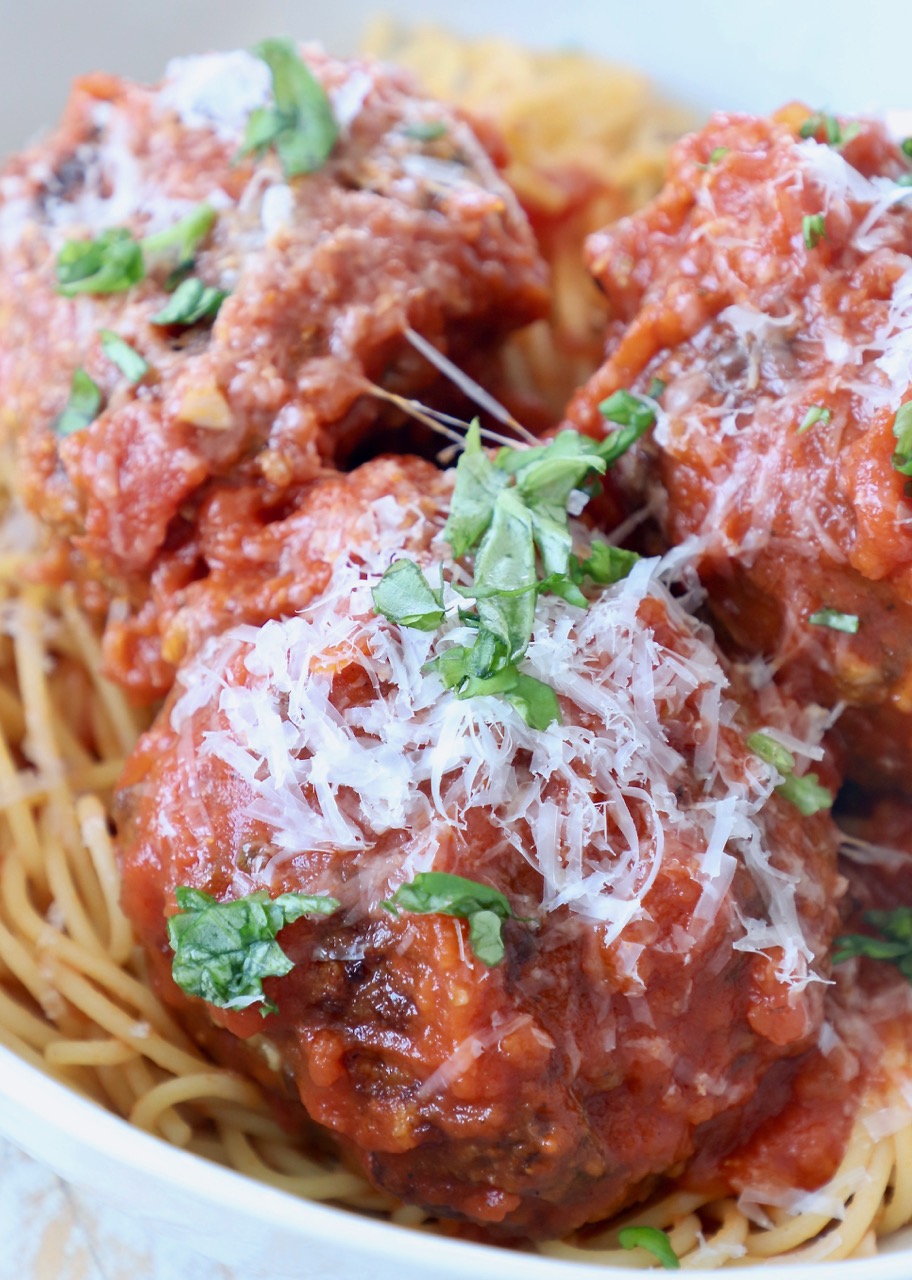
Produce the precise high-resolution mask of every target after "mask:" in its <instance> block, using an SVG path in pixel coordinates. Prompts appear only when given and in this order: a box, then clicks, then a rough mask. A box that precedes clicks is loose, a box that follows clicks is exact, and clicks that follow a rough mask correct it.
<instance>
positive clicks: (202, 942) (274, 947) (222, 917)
mask: <svg viewBox="0 0 912 1280" xmlns="http://www.w3.org/2000/svg"><path fill="white" fill-rule="evenodd" d="M175 896H176V898H177V905H178V907H179V908H180V910H179V912H178V913H177V914H176V915H173V916H171V917H170V918H169V920H168V941H169V943H170V944H171V949H172V951H173V952H174V959H173V961H172V965H171V972H172V974H173V977H174V981H175V982H176V983H177V985H178V986H179V987H180V988H181V990H182V991H185V992H186V993H187V994H188V995H191V996H200V997H201V998H202V999H203V1000H206V1001H208V1002H209V1004H214V1005H217V1006H218V1008H220V1009H246V1008H248V1007H249V1006H250V1005H252V1004H258V1003H261V1004H262V1006H263V1007H262V1009H261V1010H260V1012H261V1013H262V1014H263V1015H264V1016H265V1015H266V1013H275V1012H276V1011H277V1010H276V1006H275V1004H274V1003H273V1002H272V1001H271V1000H269V999H268V998H267V997H266V995H265V994H264V992H263V979H264V978H269V977H276V978H281V977H284V975H285V974H286V973H290V972H291V970H292V968H293V967H294V965H293V963H292V961H291V960H289V958H288V956H287V955H286V954H285V952H284V951H283V950H282V948H281V947H280V946H279V944H278V943H277V942H276V935H277V934H278V932H279V930H280V929H282V928H284V927H285V925H287V924H291V923H292V922H293V921H295V920H299V919H300V918H301V917H302V916H313V915H331V914H332V913H333V912H334V911H335V910H336V909H337V908H338V906H339V903H338V902H337V901H336V899H335V898H330V897H325V896H320V895H316V896H315V895H311V894H304V893H283V894H280V895H279V897H277V898H270V896H269V894H268V893H267V892H266V891H265V890H260V891H258V892H257V893H251V894H249V895H248V896H247V897H245V898H236V899H234V901H231V902H219V901H217V899H215V898H213V897H211V896H210V895H209V894H208V893H203V892H202V891H201V890H199V889H189V888H187V887H186V886H184V885H181V886H179V887H178V888H177V889H176V890H175Z"/></svg>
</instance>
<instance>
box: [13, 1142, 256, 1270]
mask: <svg viewBox="0 0 912 1280" xmlns="http://www.w3.org/2000/svg"><path fill="white" fill-rule="evenodd" d="M0 1280H241V1277H240V1276H239V1275H238V1274H237V1273H236V1272H235V1271H232V1270H229V1268H227V1267H224V1266H221V1265H220V1264H219V1263H217V1262H211V1261H209V1260H208V1259H206V1258H204V1257H202V1256H201V1255H199V1254H197V1253H191V1252H188V1250H187V1249H186V1248H185V1247H181V1246H178V1245H176V1244H175V1243H174V1242H172V1241H168V1240H165V1239H163V1238H161V1237H158V1236H156V1235H155V1234H154V1233H153V1232H152V1231H151V1230H150V1229H149V1228H148V1227H147V1226H146V1225H145V1224H141V1223H139V1222H138V1221H136V1220H135V1219H133V1218H131V1217H130V1216H129V1214H125V1213H122V1212H121V1211H120V1210H118V1209H113V1208H111V1207H110V1206H109V1205H107V1204H106V1203H105V1202H104V1200H103V1198H102V1197H100V1196H97V1195H93V1194H91V1193H89V1192H86V1191H82V1190H79V1189H76V1188H74V1187H72V1186H69V1185H68V1184H67V1183H65V1182H64V1181H63V1180H62V1179H60V1178H59V1177H57V1175H56V1174H54V1173H52V1172H51V1171H50V1170H49V1169H47V1168H45V1167H44V1166H43V1165H41V1164H38V1163H37V1162H36V1161H34V1160H32V1159H30V1158H29V1157H28V1156H25V1155H23V1154H22V1152H20V1151H19V1150H17V1148H15V1147H14V1146H12V1145H10V1144H9V1143H7V1142H5V1141H3V1140H2V1139H0ZM244 1280H248V1277H247V1276H245V1277H244Z"/></svg>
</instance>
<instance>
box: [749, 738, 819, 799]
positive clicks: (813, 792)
mask: <svg viewBox="0 0 912 1280" xmlns="http://www.w3.org/2000/svg"><path fill="white" fill-rule="evenodd" d="M747 745H748V747H749V748H750V750H751V751H753V752H754V753H755V754H756V755H758V756H759V757H760V759H761V760H765V761H766V763H767V764H769V765H772V767H773V768H774V769H775V770H776V771H777V773H781V774H782V775H783V776H784V778H785V781H784V782H780V783H779V785H778V787H776V791H777V792H778V793H779V795H781V796H782V798H783V799H784V800H788V801H789V802H790V803H791V804H793V805H794V806H795V808H796V809H797V810H798V812H799V813H800V814H801V815H802V817H805V818H809V817H810V816H811V814H813V813H817V812H819V810H821V809H830V808H832V805H833V796H832V794H831V793H830V792H829V791H827V789H826V787H822V786H821V785H820V779H819V778H818V777H817V774H816V773H805V774H803V775H802V776H801V777H800V778H799V777H796V775H795V773H794V772H793V770H794V768H795V757H794V756H793V755H792V753H791V751H789V750H788V749H787V748H786V747H784V746H783V745H782V743H781V742H777V741H776V739H775V738H771V737H770V736H769V734H766V733H752V734H750V735H749V737H748V738H747Z"/></svg>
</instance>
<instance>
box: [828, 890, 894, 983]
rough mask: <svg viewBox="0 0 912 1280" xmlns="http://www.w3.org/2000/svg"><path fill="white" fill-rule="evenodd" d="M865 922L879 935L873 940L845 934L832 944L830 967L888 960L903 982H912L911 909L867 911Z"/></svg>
mask: <svg viewBox="0 0 912 1280" xmlns="http://www.w3.org/2000/svg"><path fill="white" fill-rule="evenodd" d="M864 918H865V920H866V922H867V923H868V924H869V925H871V926H872V927H873V928H874V929H876V930H877V932H878V933H879V934H880V937H876V938H872V937H870V936H869V935H868V934H865V933H844V934H842V935H841V936H840V937H838V938H836V939H835V941H834V944H833V945H834V947H835V948H836V949H835V951H834V952H833V964H842V963H843V961H844V960H852V959H853V958H854V957H855V956H867V957H868V958H869V959H871V960H889V961H890V963H891V964H895V965H896V967H897V969H899V971H900V973H901V974H902V975H903V977H904V978H908V979H909V981H910V982H912V907H896V908H895V909H894V910H893V911H866V912H865V914H864Z"/></svg>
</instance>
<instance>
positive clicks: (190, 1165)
mask: <svg viewBox="0 0 912 1280" xmlns="http://www.w3.org/2000/svg"><path fill="white" fill-rule="evenodd" d="M378 9H379V10H381V11H384V12H391V13H392V14H393V15H394V16H396V17H402V18H405V19H409V18H412V19H414V20H418V21H428V20H431V21H439V22H446V23H449V24H450V25H451V26H453V27H454V28H456V29H457V30H461V31H464V32H466V33H481V32H487V33H496V34H500V35H506V36H514V37H516V38H522V39H524V40H526V41H531V42H534V43H537V44H540V45H549V44H550V45H558V44H563V45H567V44H573V45H574V46H580V47H588V48H590V49H592V50H593V51H595V52H598V53H602V54H606V55H608V56H610V57H612V58H615V59H617V60H619V61H625V62H629V63H631V64H632V65H636V66H639V67H642V68H643V69H645V70H647V71H649V72H651V73H652V74H653V75H654V76H655V77H656V79H657V80H658V81H659V82H660V83H661V84H662V85H663V86H665V88H666V89H667V90H668V91H669V92H670V93H671V94H673V95H677V96H680V97H683V98H684V99H686V100H689V101H691V102H692V103H694V104H695V105H697V106H699V107H702V108H707V109H708V108H711V107H727V108H734V109H748V110H757V111H764V110H768V109H770V108H772V107H774V106H776V105H778V104H780V103H782V102H785V101H788V100H791V99H795V98H801V99H803V100H805V101H807V102H808V103H809V104H811V105H812V106H815V107H833V108H839V109H844V110H849V111H855V110H864V109H871V108H874V107H877V106H878V105H881V106H882V105H885V104H886V103H889V104H890V105H891V106H896V107H900V108H912V82H910V78H909V73H908V57H909V48H910V47H912V42H910V39H909V37H910V36H912V6H910V5H909V4H908V0H866V2H865V4H864V5H862V6H860V5H859V4H858V3H857V0H827V3H825V4H822V5H813V4H804V5H800V4H796V3H795V0H763V3H762V4H753V5H748V4H743V3H738V0H639V3H638V4H631V3H630V0H593V2H591V3H581V2H580V0H577V3H576V4H573V5H567V4H563V5H549V6H544V5H533V4H531V3H530V0H496V2H495V3H494V4H493V5H492V4H491V3H487V2H485V3H482V2H481V0H463V3H462V4H460V5H459V6H452V5H451V4H450V3H449V0H420V3H418V2H417V0H415V2H413V3H407V0H394V2H393V3H389V2H384V0H345V3H338V4H336V5H335V6H329V5H315V4H307V3H306V2H305V3H300V2H298V3H295V2H294V0H258V3H257V4H255V5H252V4H250V3H249V0H154V3H152V4H143V5H141V6H139V5H135V4H131V3H125V0H82V2H81V3H80V4H79V5H73V4H68V3H67V2H66V0H29V3H28V4H20V3H17V4H13V3H12V2H11V0H0V13H2V17H3V30H4V38H3V40H2V42H0V84H2V85H3V86H4V107H3V110H2V112H0V150H9V149H10V148H12V147H14V146H16V145H19V144H20V143H21V142H23V141H24V140H25V139H26V138H27V137H28V136H29V135H31V134H32V133H33V132H35V131H36V130H37V129H39V128H40V127H41V126H43V125H46V124H48V123H50V122H52V121H53V119H54V118H55V117H56V115H57V113H58V112H59V110H60V107H61V106H62V103H63V101H64V98H65V96H66V90H67V85H68V82H69V80H70V79H71V78H72V77H73V76H74V75H77V74H79V73H80V72H84V71H89V70H95V69H105V70H112V71H119V72H123V73H126V74H130V75H134V76H138V77H142V78H146V79H154V78H156V76H157V74H158V73H159V71H160V70H161V68H162V67H163V65H164V63H165V61H166V60H167V58H168V57H169V56H171V55H173V54H175V53H183V52H192V51H202V50H206V49H214V48H230V47H233V46H236V45H249V44H250V43H252V42H253V41H254V40H256V39H257V38H260V37H262V36H263V35H267V34H280V33H288V34H292V35H296V36H300V37H306V38H318V39H322V40H323V41H324V42H325V43H326V44H327V46H328V47H330V48H331V49H333V50H334V51H338V52H347V51H351V50H352V49H353V48H354V47H355V45H356V44H357V38H358V31H359V28H360V27H361V25H362V23H363V22H364V20H365V19H366V18H367V17H368V16H370V15H372V14H374V13H376V12H377V10H378ZM0 1135H4V1136H6V1137H8V1138H10V1139H11V1140H12V1141H13V1142H15V1143H17V1144H18V1145H19V1146H21V1147H22V1148H23V1149H24V1150H25V1151H27V1152H28V1153H29V1154H30V1155H32V1156H34V1157H36V1158H37V1159H39V1160H42V1161H44V1162H45V1163H47V1164H48V1165H49V1166H50V1167H51V1168H53V1169H54V1170H55V1171H56V1172H57V1173H59V1174H60V1175H61V1176H62V1177H64V1178H66V1179H68V1180H70V1181H72V1182H74V1183H77V1184H79V1185H82V1186H86V1187H90V1188H94V1189H96V1190H97V1191H100V1192H101V1193H102V1194H103V1195H104V1196H105V1197H106V1198H107V1199H108V1200H109V1201H110V1202H111V1203H112V1204H113V1205H115V1206H118V1207H121V1208H124V1209H127V1210H129V1211H130V1212H132V1213H135V1214H136V1215H137V1216H138V1217H140V1218H141V1219H142V1220H143V1221H144V1222H145V1223H146V1224H147V1225H152V1226H154V1228H155V1229H156V1230H159V1231H161V1232H163V1233H166V1234H167V1235H169V1236H170V1237H172V1238H174V1239H175V1240H177V1241H180V1240H184V1241H186V1243H187V1244H188V1245H189V1246H191V1247H192V1248H193V1249H195V1250H198V1251H201V1252H203V1253H205V1254H207V1255H208V1256H211V1257H213V1258H217V1259H219V1260H221V1261H223V1262H225V1263H227V1264H229V1265H230V1266H232V1267H233V1268H235V1269H236V1271H237V1273H238V1275H243V1276H245V1277H247V1278H248V1280H249V1278H251V1277H253V1276H255V1275H258V1274H262V1275H264V1276H265V1275H268V1276H269V1277H270V1278H271V1280H281V1277H288V1278H289V1280H292V1278H300V1277H303V1276H307V1277H308V1278H309V1280H320V1278H321V1277H326V1278H327V1280H329V1278H330V1277H332V1280H426V1278H427V1277H454V1280H455V1278H456V1277H458V1278H459V1280H464V1277H465V1276H466V1275H467V1274H471V1275H472V1276H473V1277H474V1278H475V1280H564V1278H566V1280H588V1278H590V1277H591V1280H596V1277H598V1280H610V1277H612V1276H614V1277H620V1276H629V1275H630V1272H629V1271H617V1270H615V1269H613V1268H611V1269H606V1268H604V1267H589V1266H584V1265H578V1264H575V1263H564V1262H556V1261H551V1260H547V1259H542V1258H537V1257H532V1256H529V1255H526V1254H518V1253H514V1252H509V1251H499V1250H497V1249H494V1248H484V1247H480V1246H475V1245H469V1244H464V1243H460V1242H456V1241H451V1240H447V1239H444V1238H439V1237H433V1236H425V1235H417V1234H414V1233H411V1232H407V1231H405V1230H403V1229H400V1228H396V1227H393V1226H390V1225H387V1224H385V1223H382V1222H377V1221H373V1220H370V1219H368V1218H364V1217H359V1216H357V1215H355V1214H352V1213H347V1212H345V1211H343V1210H339V1209H333V1208H327V1207H325V1206H322V1205H317V1204H311V1203H307V1202H302V1201H300V1200H297V1199H294V1198H292V1197H291V1196H288V1195H286V1194H284V1193H282V1192H279V1191H276V1190H274V1189H272V1188H270V1187H267V1186H262V1185H259V1184H256V1183H252V1182H250V1181H249V1180H247V1179H245V1178H243V1177H241V1176H239V1175H237V1174H234V1173H231V1172H229V1171H226V1170H224V1169H221V1168H218V1167H215V1166H212V1165H209V1164H207V1163H205V1162H203V1161H201V1160H199V1159H197V1158H196V1157H194V1156H191V1155H188V1154H187V1153H185V1152H182V1151H179V1150H176V1149H174V1148H171V1147H169V1146H167V1145H166V1144H165V1143H163V1142H160V1141H159V1140H157V1139H155V1138H153V1137H150V1136H148V1135H147V1134H144V1133H141V1132H138V1131H137V1130H135V1129H132V1128H131V1127H130V1126H129V1125H127V1124H126V1123H125V1122H124V1121H122V1120H120V1119H118V1118H117V1117H115V1116H113V1115H110V1114H108V1113H107V1112H104V1111H102V1110H101V1109H100V1108H98V1107H97V1106H95V1105H94V1104H92V1103H90V1102H87V1101H85V1100H84V1099H82V1098H79V1097H76V1096H74V1095H73V1094H72V1093H70V1092H69V1091H68V1090H67V1089H65V1088H64V1087H63V1086H61V1085H59V1084H57V1083H56V1082H54V1081H53V1080H50V1079H48V1078H46V1077H45V1076H43V1075H42V1074H40V1073H39V1072H37V1071H35V1070H34V1069H33V1068H31V1067H30V1066H28V1065H27V1064H25V1063H24V1062H22V1061H20V1060H19V1059H17V1058H16V1057H15V1056H13V1055H12V1054H10V1053H9V1052H8V1051H7V1050H4V1049H0ZM186 1274H187V1275H188V1276H189V1275H190V1274H192V1270H188V1271H187V1273H186ZM690 1274H692V1275H694V1276H703V1277H705V1278H706V1280H709V1277H710V1276H711V1275H712V1276H715V1275H717V1274H718V1273H717V1272H708V1271H705V1272H704V1271H699V1272H697V1271H693V1272H691V1273H690ZM799 1274H800V1275H802V1276H807V1277H808V1280H815V1278H816V1280H819V1278H820V1277H822V1276H826V1275H836V1274H838V1276H839V1278H840V1280H908V1278H909V1277H910V1275H912V1234H910V1233H909V1232H906V1233H903V1235H902V1236H901V1237H899V1238H897V1239H896V1240H894V1241H893V1242H892V1244H891V1246H888V1251H887V1252H886V1253H884V1254H883V1255H882V1256H881V1257H879V1258H877V1259H866V1260H864V1261H858V1262H846V1263H838V1264H829V1265H827V1264H818V1265H816V1266H813V1267H791V1268H788V1269H787V1268H785V1267H783V1266H781V1265H777V1266H761V1267H758V1268H754V1269H752V1270H751V1272H750V1275H751V1276H752V1277H754V1280H773V1278H775V1280H782V1278H783V1276H785V1275H799Z"/></svg>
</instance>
